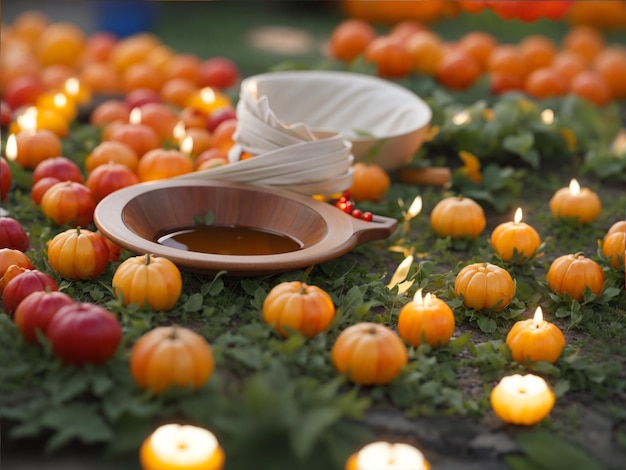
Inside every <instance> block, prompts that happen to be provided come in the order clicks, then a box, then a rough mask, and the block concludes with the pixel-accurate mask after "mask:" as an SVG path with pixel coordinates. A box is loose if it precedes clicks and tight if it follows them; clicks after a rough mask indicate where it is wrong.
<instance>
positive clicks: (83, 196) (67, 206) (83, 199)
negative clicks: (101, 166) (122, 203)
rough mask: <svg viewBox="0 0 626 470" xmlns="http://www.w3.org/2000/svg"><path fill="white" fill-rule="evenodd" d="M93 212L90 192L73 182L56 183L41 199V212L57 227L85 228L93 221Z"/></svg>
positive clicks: (93, 203)
mask: <svg viewBox="0 0 626 470" xmlns="http://www.w3.org/2000/svg"><path fill="white" fill-rule="evenodd" d="M95 210H96V201H95V200H94V198H93V195H92V194H91V190H90V189H89V188H88V187H87V186H85V185H84V184H81V183H76V182H75V181H62V182H60V183H56V184H54V185H52V186H51V187H50V188H48V190H47V191H46V192H45V193H44V195H43V197H42V198H41V211H42V212H43V214H44V215H45V216H46V217H47V218H49V219H52V220H53V221H54V223H55V224H57V225H65V224H70V225H72V226H73V227H78V226H81V227H86V226H87V225H89V224H90V223H91V222H92V221H93V213H94V211H95Z"/></svg>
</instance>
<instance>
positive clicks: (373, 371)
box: [331, 322, 408, 385]
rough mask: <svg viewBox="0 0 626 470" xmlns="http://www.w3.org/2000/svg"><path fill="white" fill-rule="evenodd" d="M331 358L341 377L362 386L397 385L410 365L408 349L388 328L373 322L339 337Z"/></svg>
mask: <svg viewBox="0 0 626 470" xmlns="http://www.w3.org/2000/svg"><path fill="white" fill-rule="evenodd" d="M331 357H332V361H333V364H334V366H335V369H337V371H338V372H339V373H340V374H347V375H348V378H349V379H350V380H351V381H352V382H355V383H358V384H361V385H375V384H376V385H380V384H387V383H389V382H391V381H393V380H394V379H395V378H396V377H397V376H398V375H399V374H400V372H401V371H402V369H403V368H404V366H405V365H406V363H407V361H408V354H407V350H406V346H404V344H403V343H402V340H401V339H400V337H399V336H398V335H397V334H396V333H395V332H394V331H393V330H391V329H389V328H388V327H386V326H384V325H381V324H378V323H370V322H361V323H356V324H354V325H352V326H349V327H348V328H346V329H345V330H343V331H342V332H341V334H340V335H339V336H338V337H337V341H335V344H334V345H333V348H332V351H331Z"/></svg>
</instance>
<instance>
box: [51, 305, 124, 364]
mask: <svg viewBox="0 0 626 470" xmlns="http://www.w3.org/2000/svg"><path fill="white" fill-rule="evenodd" d="M46 336H47V337H48V339H49V340H50V343H51V344H52V350H53V352H54V354H55V355H56V356H57V357H58V358H60V359H61V360H62V361H63V362H65V363H67V364H76V365H81V364H88V363H89V364H102V363H104V362H106V361H108V360H109V359H110V358H111V356H113V354H115V351H116V350H117V347H118V345H119V343H120V341H121V339H122V328H121V327H120V325H119V323H118V322H117V319H116V318H115V316H114V315H113V314H112V313H111V312H109V311H108V310H107V309H106V308H104V307H101V306H99V305H95V304H90V303H74V304H72V305H66V306H64V307H61V308H60V309H59V311H58V312H57V314H56V315H54V316H53V317H52V320H51V321H50V324H49V325H48V330H47V332H46Z"/></svg>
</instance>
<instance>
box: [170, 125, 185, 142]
mask: <svg viewBox="0 0 626 470" xmlns="http://www.w3.org/2000/svg"><path fill="white" fill-rule="evenodd" d="M172 135H173V136H174V138H175V139H176V140H178V141H179V142H180V141H182V140H183V139H184V138H185V123H184V122H183V121H178V123H176V125H175V126H174V129H172Z"/></svg>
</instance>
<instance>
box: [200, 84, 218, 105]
mask: <svg viewBox="0 0 626 470" xmlns="http://www.w3.org/2000/svg"><path fill="white" fill-rule="evenodd" d="M200 98H201V99H202V101H204V102H205V103H213V102H214V101H215V92H214V91H213V88H211V87H205V88H203V89H202V90H200Z"/></svg>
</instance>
